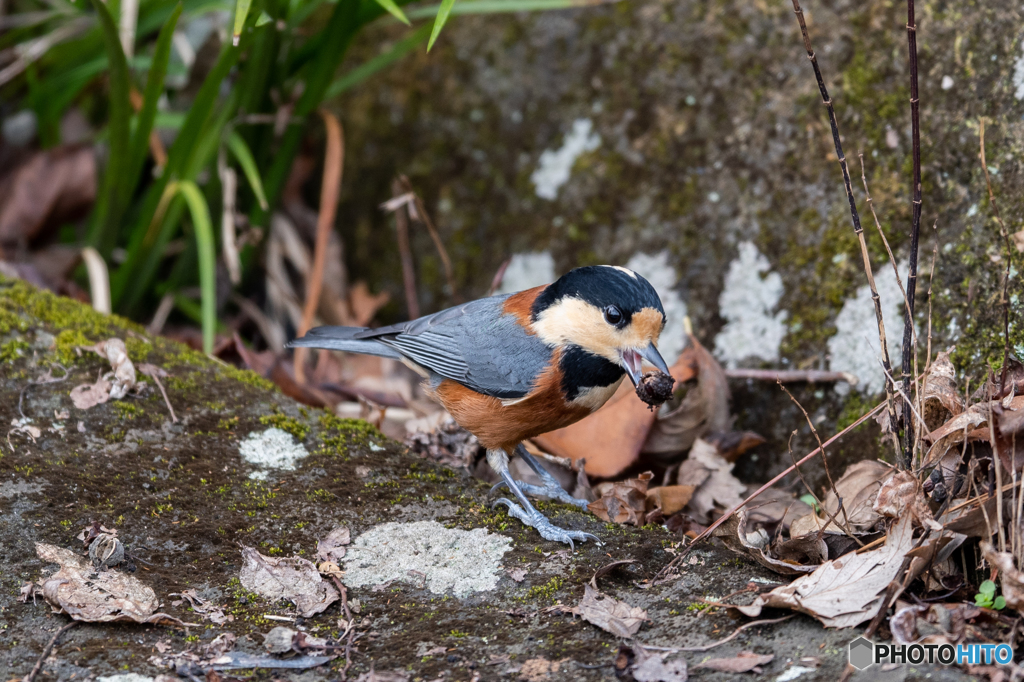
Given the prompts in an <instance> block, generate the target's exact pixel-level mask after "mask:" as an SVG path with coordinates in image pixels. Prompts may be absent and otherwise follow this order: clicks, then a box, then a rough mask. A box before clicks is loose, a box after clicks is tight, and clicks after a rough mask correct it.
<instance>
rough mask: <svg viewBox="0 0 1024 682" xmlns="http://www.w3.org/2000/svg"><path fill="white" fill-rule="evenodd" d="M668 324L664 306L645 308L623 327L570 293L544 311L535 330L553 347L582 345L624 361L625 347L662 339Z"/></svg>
mask: <svg viewBox="0 0 1024 682" xmlns="http://www.w3.org/2000/svg"><path fill="white" fill-rule="evenodd" d="M664 326H665V316H664V315H663V314H662V312H661V311H660V310H656V309H654V308H643V309H641V310H639V311H638V312H635V313H633V314H632V317H631V318H630V320H629V323H628V324H626V325H625V326H623V327H621V328H620V327H617V326H615V325H613V324H609V323H608V322H607V321H606V320H605V315H604V311H603V310H601V309H600V308H598V307H597V306H595V305H593V304H592V303H587V302H586V301H584V300H583V299H581V298H576V297H575V296H567V297H565V298H562V299H559V300H558V302H556V303H555V304H554V305H551V306H549V307H547V308H545V309H544V310H543V311H541V313H540V315H539V316H538V317H537V319H536V320H534V322H533V325H532V327H533V331H534V332H535V333H536V334H537V336H538V337H539V338H540V339H541V340H542V341H543V342H544V343H546V344H548V345H549V346H552V347H556V348H557V347H563V346H568V345H573V346H579V347H580V348H582V349H583V350H585V351H587V352H589V353H593V354H594V355H598V356H600V357H603V358H605V359H606V360H608V361H609V362H613V363H615V364H616V365H620V364H621V362H622V354H623V352H625V351H629V350H634V351H640V350H643V349H645V348H647V347H649V346H651V345H656V344H657V343H658V337H659V336H660V335H661V330H662V328H663V327H664Z"/></svg>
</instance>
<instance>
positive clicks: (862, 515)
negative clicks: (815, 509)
mask: <svg viewBox="0 0 1024 682" xmlns="http://www.w3.org/2000/svg"><path fill="white" fill-rule="evenodd" d="M891 473H892V468H891V467H889V466H887V465H885V464H883V463H882V462H879V461H876V460H862V461H860V462H855V463H854V464H851V465H850V466H849V467H848V468H847V469H846V471H845V472H844V473H843V475H842V477H840V479H839V480H838V481H836V486H835V490H834V491H832V490H830V491H829V492H828V494H827V495H826V496H825V499H824V500H823V501H822V506H823V507H824V508H825V510H826V511H827V512H828V513H829V514H831V515H833V516H834V515H836V514H837V513H840V512H839V498H840V497H841V498H842V500H843V510H844V511H845V515H840V516H839V517H838V518H839V519H840V520H843V521H844V522H846V521H848V522H849V524H850V527H851V529H853V530H867V529H869V528H871V527H873V526H874V525H875V523H877V522H878V519H879V518H880V517H879V514H878V512H876V511H875V508H874V505H875V498H876V497H878V491H879V490H880V489H881V487H882V481H884V480H885V479H886V478H888V477H889V475H890V474H891ZM836 493H838V497H837V496H836Z"/></svg>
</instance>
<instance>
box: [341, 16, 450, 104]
mask: <svg viewBox="0 0 1024 682" xmlns="http://www.w3.org/2000/svg"><path fill="white" fill-rule="evenodd" d="M430 29H431V26H430V24H424V25H423V26H420V27H419V28H418V29H416V30H415V31H413V32H412V33H410V34H409V35H408V36H406V37H405V38H402V39H401V40H400V41H398V42H397V43H395V45H394V46H393V47H392V48H391V49H390V50H388V51H387V52H385V53H384V54H379V55H377V56H376V57H374V58H373V59H370V60H368V61H366V62H364V63H362V64H360V65H359V66H357V67H356V68H354V69H352V70H351V71H349V72H347V73H346V74H345V75H343V76H341V77H340V78H338V79H337V80H335V81H334V82H333V83H331V87H329V88H327V94H326V95H325V99H331V98H332V97H337V96H338V95H340V94H341V93H343V92H345V91H346V90H348V89H349V88H352V87H355V86H356V85H358V84H359V83H362V82H363V81H365V80H366V79H367V78H369V77H370V76H372V75H373V74H375V73H377V72H378V71H380V70H381V69H384V68H386V67H388V66H391V65H392V64H394V63H395V62H397V61H398V60H399V59H401V58H402V57H404V56H405V55H407V54H409V53H410V52H412V51H413V50H414V49H416V46H417V45H419V44H420V43H422V42H423V41H424V40H426V39H427V37H428V36H429V35H430Z"/></svg>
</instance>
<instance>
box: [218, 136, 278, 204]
mask: <svg viewBox="0 0 1024 682" xmlns="http://www.w3.org/2000/svg"><path fill="white" fill-rule="evenodd" d="M228 149H230V150H231V153H232V154H234V155H235V159H237V160H238V165H239V166H241V167H242V172H243V173H245V179H246V180H248V181H249V186H250V187H252V193H253V194H255V195H256V201H258V202H260V208H262V209H263V210H264V211H266V210H267V209H268V208H269V207H270V206H269V204H267V196H266V194H264V193H263V181H262V180H261V179H260V171H259V169H258V168H256V159H254V158H253V156H252V152H251V151H249V145H247V144H246V143H245V140H243V139H242V136H241V135H239V134H238V133H237V132H236V131H234V130H232V131H231V134H230V135H228Z"/></svg>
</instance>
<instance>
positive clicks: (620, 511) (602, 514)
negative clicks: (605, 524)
mask: <svg viewBox="0 0 1024 682" xmlns="http://www.w3.org/2000/svg"><path fill="white" fill-rule="evenodd" d="M653 477H654V474H652V473H651V472H649V471H648V472H645V473H642V474H640V475H639V476H638V477H636V478H630V479H628V480H625V481H619V482H617V483H606V484H602V485H600V486H598V490H597V491H596V492H601V497H600V498H598V500H597V501H596V502H591V503H590V504H589V505H588V509H590V511H591V513H593V514H594V515H595V516H597V517H598V518H600V519H603V520H605V521H611V522H612V523H630V524H633V525H634V526H642V525H644V512H645V511H646V508H647V484H648V483H650V481H651V479H652V478H653Z"/></svg>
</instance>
